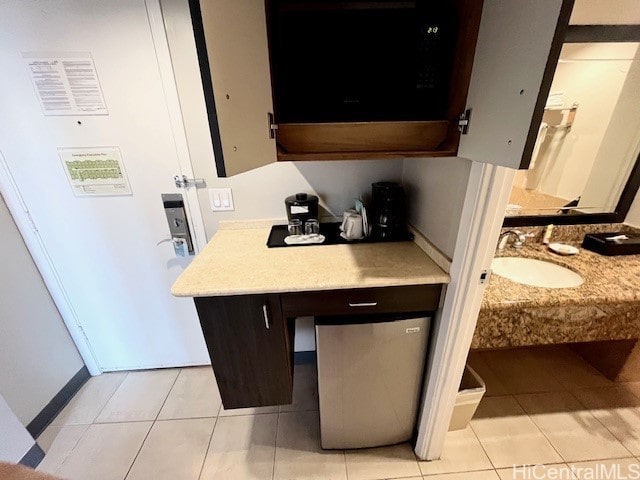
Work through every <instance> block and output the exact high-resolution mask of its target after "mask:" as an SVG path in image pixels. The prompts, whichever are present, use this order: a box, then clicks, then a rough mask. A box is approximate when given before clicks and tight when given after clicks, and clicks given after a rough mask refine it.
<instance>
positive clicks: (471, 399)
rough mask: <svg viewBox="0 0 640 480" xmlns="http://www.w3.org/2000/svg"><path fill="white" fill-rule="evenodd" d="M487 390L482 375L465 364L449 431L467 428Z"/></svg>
mask: <svg viewBox="0 0 640 480" xmlns="http://www.w3.org/2000/svg"><path fill="white" fill-rule="evenodd" d="M486 391H487V387H486V385H485V383H484V381H483V380H482V378H480V375H478V374H477V373H476V372H475V371H474V370H473V368H471V367H470V366H469V365H467V366H465V367H464V373H463V374H462V381H461V382H460V388H459V389H458V395H457V396H456V403H455V406H454V407H453V415H451V421H450V422H449V431H452V430H462V429H464V428H467V425H469V422H470V421H471V419H472V418H473V414H474V413H476V409H477V408H478V405H479V404H480V400H482V397H483V396H484V394H485V392H486Z"/></svg>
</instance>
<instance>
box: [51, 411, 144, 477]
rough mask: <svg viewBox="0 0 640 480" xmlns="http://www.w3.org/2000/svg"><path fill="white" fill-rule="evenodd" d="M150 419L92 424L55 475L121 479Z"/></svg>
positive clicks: (138, 448)
mask: <svg viewBox="0 0 640 480" xmlns="http://www.w3.org/2000/svg"><path fill="white" fill-rule="evenodd" d="M151 425H152V422H131V423H110V424H102V425H91V426H90V427H89V428H88V430H87V431H86V432H85V434H84V435H83V436H82V438H81V439H80V441H79V442H78V444H77V445H76V447H75V449H74V450H73V451H72V452H71V453H70V454H69V456H68V457H67V458H66V460H65V461H64V462H63V463H62V466H61V467H60V468H59V469H58V471H57V472H56V475H59V476H60V477H63V478H66V479H69V480H122V479H123V478H124V477H125V476H126V474H127V472H128V471H129V468H130V467H131V464H132V463H133V460H134V459H135V458H136V455H137V454H138V451H139V450H140V447H141V446H142V442H143V441H144V439H145V437H146V435H147V433H148V432H149V429H150V428H151Z"/></svg>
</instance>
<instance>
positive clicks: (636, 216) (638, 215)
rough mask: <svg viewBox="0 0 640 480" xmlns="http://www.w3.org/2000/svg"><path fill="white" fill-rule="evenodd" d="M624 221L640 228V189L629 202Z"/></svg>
mask: <svg viewBox="0 0 640 480" xmlns="http://www.w3.org/2000/svg"><path fill="white" fill-rule="evenodd" d="M624 223H626V224H628V225H633V226H634V227H638V228H640V191H638V193H636V198H635V200H634V201H633V203H632V204H631V208H630V209H629V213H627V218H626V219H625V221H624Z"/></svg>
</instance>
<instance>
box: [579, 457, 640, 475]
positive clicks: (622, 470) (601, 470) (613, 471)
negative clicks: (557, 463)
mask: <svg viewBox="0 0 640 480" xmlns="http://www.w3.org/2000/svg"><path fill="white" fill-rule="evenodd" d="M569 466H570V467H572V468H573V472H574V475H575V477H576V478H578V479H580V480H592V479H616V480H619V479H633V478H638V474H639V473H640V462H639V461H638V459H636V458H620V459H615V460H598V461H595V462H580V463H571V464H569Z"/></svg>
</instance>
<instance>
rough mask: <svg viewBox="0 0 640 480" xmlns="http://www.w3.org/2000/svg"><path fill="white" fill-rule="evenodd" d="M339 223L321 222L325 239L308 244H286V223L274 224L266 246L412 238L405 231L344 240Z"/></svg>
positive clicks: (334, 243)
mask: <svg viewBox="0 0 640 480" xmlns="http://www.w3.org/2000/svg"><path fill="white" fill-rule="evenodd" d="M339 227H340V224H339V223H321V224H320V234H321V235H324V237H325V240H324V242H322V243H312V244H308V245H287V244H286V243H284V239H285V238H286V237H287V236H288V235H289V230H288V225H274V226H273V227H271V232H270V233H269V238H268V239H267V247H269V248H277V247H314V246H319V245H337V244H341V243H342V244H345V243H380V242H406V241H410V240H413V234H412V233H410V232H405V233H404V234H403V235H402V236H399V237H397V238H393V239H386V238H373V237H369V238H363V239H362V240H345V239H344V238H342V237H341V236H340V228H339Z"/></svg>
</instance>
